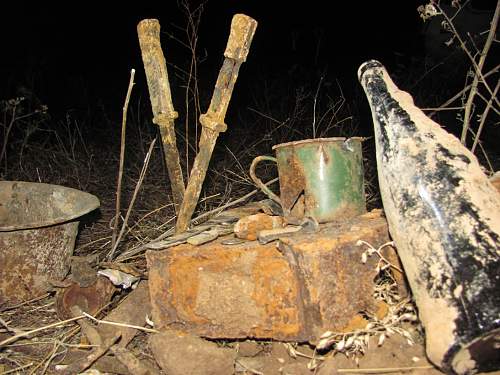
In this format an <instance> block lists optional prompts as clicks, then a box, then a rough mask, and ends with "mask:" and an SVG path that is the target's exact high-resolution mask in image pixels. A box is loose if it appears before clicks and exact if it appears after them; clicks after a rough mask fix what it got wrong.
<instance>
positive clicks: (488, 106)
mask: <svg viewBox="0 0 500 375" xmlns="http://www.w3.org/2000/svg"><path fill="white" fill-rule="evenodd" d="M499 87H500V80H497V84H496V86H495V90H494V91H493V96H496V95H497V93H498V88H499ZM493 96H492V97H491V98H490V100H489V101H488V104H487V105H486V108H485V109H484V111H483V113H482V115H481V120H480V122H479V128H478V129H477V133H476V136H475V137H474V144H473V145H472V148H471V152H472V153H474V150H475V149H476V146H477V144H478V142H479V137H480V136H481V132H482V131H483V126H484V123H485V122H486V117H488V112H489V111H490V109H491V108H492V106H493Z"/></svg>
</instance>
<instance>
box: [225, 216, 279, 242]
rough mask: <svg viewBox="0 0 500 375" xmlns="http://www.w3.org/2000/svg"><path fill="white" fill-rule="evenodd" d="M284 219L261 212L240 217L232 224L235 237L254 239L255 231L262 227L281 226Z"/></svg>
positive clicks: (273, 227) (255, 237)
mask: <svg viewBox="0 0 500 375" xmlns="http://www.w3.org/2000/svg"><path fill="white" fill-rule="evenodd" d="M283 224H284V220H283V218H282V217H281V216H270V215H266V214H263V213H259V214H255V215H250V216H247V217H244V218H241V219H240V220H239V221H238V222H237V223H236V224H235V226H234V234H235V235H236V237H238V238H241V239H244V240H249V241H255V240H256V239H257V233H258V232H260V231H261V230H264V229H275V228H281V227H283Z"/></svg>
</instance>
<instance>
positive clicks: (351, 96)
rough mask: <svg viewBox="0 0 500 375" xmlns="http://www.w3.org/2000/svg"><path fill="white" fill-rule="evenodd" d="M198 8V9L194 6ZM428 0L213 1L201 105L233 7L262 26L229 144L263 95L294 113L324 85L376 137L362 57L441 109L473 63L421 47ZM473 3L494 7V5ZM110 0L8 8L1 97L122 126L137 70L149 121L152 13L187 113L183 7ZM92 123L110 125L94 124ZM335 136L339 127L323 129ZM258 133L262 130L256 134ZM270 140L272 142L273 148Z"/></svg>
mask: <svg viewBox="0 0 500 375" xmlns="http://www.w3.org/2000/svg"><path fill="white" fill-rule="evenodd" d="M191 3H192V8H193V9H194V8H195V2H191ZM422 3H425V2H423V1H393V2H374V1H369V2H354V1H342V2H325V1H310V2H297V3H294V2H284V1H267V2H264V1H251V0H241V1H236V0H233V1H215V0H213V1H212V0H210V1H207V2H205V3H204V6H203V12H202V15H201V23H200V25H199V30H198V38H199V41H198V49H197V55H198V57H199V59H200V61H199V73H198V80H199V84H200V96H201V110H202V111H203V112H204V111H206V109H207V106H208V101H209V98H210V96H211V94H212V90H213V86H214V84H215V80H216V77H217V74H218V71H219V68H220V66H221V64H222V61H223V52H224V48H225V45H226V41H227V36H228V33H229V27H230V23H231V17H232V15H233V14H235V13H244V14H247V15H249V16H251V17H253V18H254V19H256V20H257V21H258V27H257V31H256V34H255V37H254V40H253V43H252V46H251V49H250V54H249V57H248V59H247V62H246V63H244V64H243V65H242V67H241V69H240V74H239V78H238V81H237V83H236V86H235V90H234V93H233V98H232V101H231V104H230V106H229V112H228V116H227V118H226V122H227V123H228V125H229V130H228V131H227V132H226V134H225V135H224V137H223V141H224V139H230V138H231V136H232V135H234V134H235V133H234V132H235V129H241V128H242V127H252V126H253V124H252V122H251V121H247V119H248V118H250V117H249V116H248V115H249V113H250V112H251V110H250V108H255V107H256V103H257V102H259V101H261V102H262V101H264V102H265V101H267V102H268V104H269V108H267V109H268V110H269V111H270V112H272V113H268V112H265V111H264V110H265V109H266V108H258V109H259V111H260V112H263V113H264V114H265V115H269V116H272V117H273V118H276V119H277V120H278V121H284V119H285V118H286V117H287V114H286V113H282V114H280V113H279V110H278V107H279V105H280V103H281V102H286V101H290V100H292V101H293V98H292V97H293V96H294V95H297V92H299V91H300V90H301V89H304V91H307V92H308V94H307V95H306V98H307V99H306V102H307V104H308V105H311V103H312V101H313V99H314V92H315V90H316V89H317V87H318V84H319V82H320V81H321V91H320V92H321V94H323V93H325V94H326V96H328V95H340V91H339V88H341V90H342V93H343V95H344V97H345V100H346V104H347V105H348V106H349V111H350V112H351V114H352V116H353V119H352V122H353V123H354V124H355V126H356V129H357V134H356V135H360V136H369V135H371V134H372V124H371V114H370V112H369V108H368V104H367V102H366V98H365V97H364V95H363V94H362V90H361V87H360V85H359V83H358V82H357V76H356V72H357V69H358V67H359V66H360V64H361V63H363V62H364V61H366V60H368V59H378V60H380V61H381V62H382V63H383V64H384V65H385V66H386V67H387V69H388V71H389V74H391V76H392V78H393V79H394V81H395V82H396V83H397V84H398V85H399V86H400V88H401V89H403V90H406V91H408V92H410V94H412V95H413V96H414V99H415V102H416V103H417V104H418V105H419V106H424V107H436V106H439V105H440V104H442V103H443V102H444V101H445V100H446V99H447V98H448V97H450V96H451V95H453V94H454V93H456V92H457V91H459V90H460V89H461V88H462V87H463V83H464V74H465V72H466V70H465V69H462V70H461V69H460V66H461V65H460V64H461V63H457V61H461V62H462V63H463V62H464V60H463V59H462V60H460V58H459V59H457V60H456V61H453V60H452V61H451V65H446V64H442V63H439V60H438V59H437V58H436V57H435V56H430V55H429V52H428V50H426V49H425V39H424V36H423V33H422V31H423V28H424V26H425V25H424V23H423V22H422V20H421V19H420V18H419V15H418V13H417V10H416V8H417V6H418V5H420V4H422ZM473 3H474V4H475V6H476V7H479V8H484V9H493V8H494V5H495V4H496V1H490V0H482V1H481V0H476V1H474V2H473ZM104 4H105V2H103V1H102V2H100V3H96V2H78V3H69V2H67V3H64V4H62V3H61V4H49V3H47V2H44V3H41V2H39V3H37V4H30V3H28V2H23V1H20V2H17V3H15V4H13V7H12V8H11V9H10V10H8V11H7V10H4V11H3V12H2V14H1V20H0V38H1V40H0V43H1V44H0V45H1V48H2V58H1V59H0V82H2V84H1V86H0V99H2V100H5V99H9V98H13V97H16V96H21V95H24V96H25V95H26V94H27V93H29V94H31V95H33V97H35V98H36V100H37V101H39V102H40V103H43V104H46V105H47V106H48V110H49V113H50V116H51V119H52V121H53V122H54V123H55V122H56V120H57V119H58V118H62V117H64V116H65V114H67V113H68V111H71V112H72V113H85V112H86V113H95V112H97V111H101V112H103V113H105V114H106V117H107V118H108V119H111V120H112V122H114V123H116V124H119V123H120V121H121V109H122V106H123V100H124V97H125V93H126V88H127V86H128V80H129V74H130V69H131V68H135V69H136V71H137V74H136V78H135V82H136V86H135V88H134V91H133V94H132V101H131V106H134V105H136V103H138V102H139V101H140V102H141V103H142V104H143V105H144V106H145V107H144V108H145V109H146V110H147V112H144V113H145V115H144V116H149V117H151V112H150V107H149V99H148V94H147V86H146V82H145V75H144V69H143V66H142V60H141V54H140V49H139V44H138V41H137V34H136V26H137V23H138V22H139V21H140V20H141V19H144V18H157V19H159V21H160V24H161V26H162V46H163V49H164V53H165V58H166V60H167V63H168V70H169V78H170V84H171V87H172V94H173V101H174V107H175V108H176V109H177V111H178V112H179V113H180V114H181V116H182V110H183V100H184V87H183V83H184V82H183V80H182V78H180V75H179V74H177V71H176V67H182V68H183V69H187V68H188V65H187V64H188V63H189V58H190V52H189V50H187V49H186V48H185V47H183V46H182V45H181V44H180V43H179V42H177V41H176V40H174V39H173V38H171V36H173V37H174V38H178V39H180V40H185V28H186V22H187V18H186V13H185V12H183V9H182V4H180V3H178V2H176V1H162V2H153V1H141V2H138V3H131V4H125V3H122V4H115V5H113V6H112V7H111V6H109V5H107V7H106V6H105V5H104ZM439 49H441V47H439V48H438V50H439ZM442 49H443V50H444V48H442ZM450 54H452V53H450ZM459 54H460V53H459ZM455 55H456V51H455ZM448 63H450V61H448ZM436 64H437V65H436ZM450 66H451V68H450ZM440 71H441V73H440ZM439 74H446V75H443V76H440V75H439ZM269 95H271V96H274V97H273V98H272V99H271V98H270V97H268V96H269ZM254 112H255V111H254ZM273 112H274V113H273ZM253 115H255V113H253ZM440 116H442V117H440V118H438V121H439V120H440V119H441V120H442V125H444V126H445V127H447V129H448V130H449V131H451V132H454V133H455V134H458V133H459V130H460V123H459V122H457V123H455V122H454V121H455V120H454V116H455V115H446V114H442V115H440ZM92 126H93V127H95V128H99V127H102V126H104V125H103V124H102V123H99V121H96V122H94V123H93V124H92ZM298 126H304V127H307V126H309V125H308V124H307V123H304V124H302V125H301V124H299V125H298ZM337 135H343V134H328V136H337ZM350 135H353V134H350ZM256 136H257V137H259V136H261V134H260V133H258V131H257V132H256ZM487 138H488V134H485V136H484V139H487ZM289 140H291V139H282V140H279V141H282V142H285V141H289ZM104 141H105V140H104ZM110 142H111V141H110ZM274 143H277V142H275V141H274ZM274 143H271V144H269V145H268V150H269V151H270V150H271V146H272V145H273V144H274Z"/></svg>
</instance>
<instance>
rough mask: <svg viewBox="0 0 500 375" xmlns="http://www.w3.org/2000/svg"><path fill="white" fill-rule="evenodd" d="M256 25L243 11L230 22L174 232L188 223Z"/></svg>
mask: <svg viewBox="0 0 500 375" xmlns="http://www.w3.org/2000/svg"><path fill="white" fill-rule="evenodd" d="M256 27H257V22H256V21H255V20H254V19H252V18H250V17H248V16H245V15H243V14H236V15H235V16H234V17H233V20H232V22H231V32H230V35H229V39H228V42H227V47H226V51H225V52H224V56H225V59H224V62H223V64H222V68H221V69H220V71H219V76H218V77H217V82H216V84H215V89H214V93H213V95H212V100H211V102H210V106H209V108H208V111H207V112H206V113H205V114H202V115H201V116H200V123H201V125H202V127H203V129H202V132H201V136H200V142H199V152H198V154H197V155H196V159H195V161H194V164H193V169H192V170H191V174H190V176H189V182H188V185H187V188H186V192H185V194H184V199H183V201H182V205H181V208H180V211H179V214H178V215H177V223H176V232H177V233H182V232H184V231H185V230H186V229H187V228H188V226H189V221H190V220H191V216H192V215H193V212H194V209H195V208H196V204H197V203H198V198H199V197H200V193H201V187H202V185H203V181H204V180H205V175H206V173H207V169H208V165H209V163H210V158H211V156H212V152H213V150H214V147H215V143H216V142H217V137H218V136H219V133H220V132H224V131H225V130H226V128H227V125H226V124H225V123H224V119H225V117H226V112H227V108H228V106H229V101H230V100H231V95H232V93H233V88H234V84H235V83H236V79H237V78H238V72H239V69H240V66H241V64H242V63H243V62H244V61H245V60H246V57H247V55H248V51H249V48H250V44H251V42H252V39H253V35H254V33H255V29H256Z"/></svg>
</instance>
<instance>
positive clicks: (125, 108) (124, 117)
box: [111, 69, 135, 248]
mask: <svg viewBox="0 0 500 375" xmlns="http://www.w3.org/2000/svg"><path fill="white" fill-rule="evenodd" d="M134 76H135V69H132V70H131V71H130V81H129V83H128V89H127V95H126V97H125V104H124V105H123V113H122V133H121V138H120V167H119V169H118V182H117V184H116V207H115V223H114V224H113V234H112V235H111V248H114V247H115V243H116V234H117V232H118V221H119V220H120V201H121V195H122V194H121V192H122V177H123V164H124V161H125V130H126V129H127V111H128V104H129V102H130V95H131V93H132V87H134Z"/></svg>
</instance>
